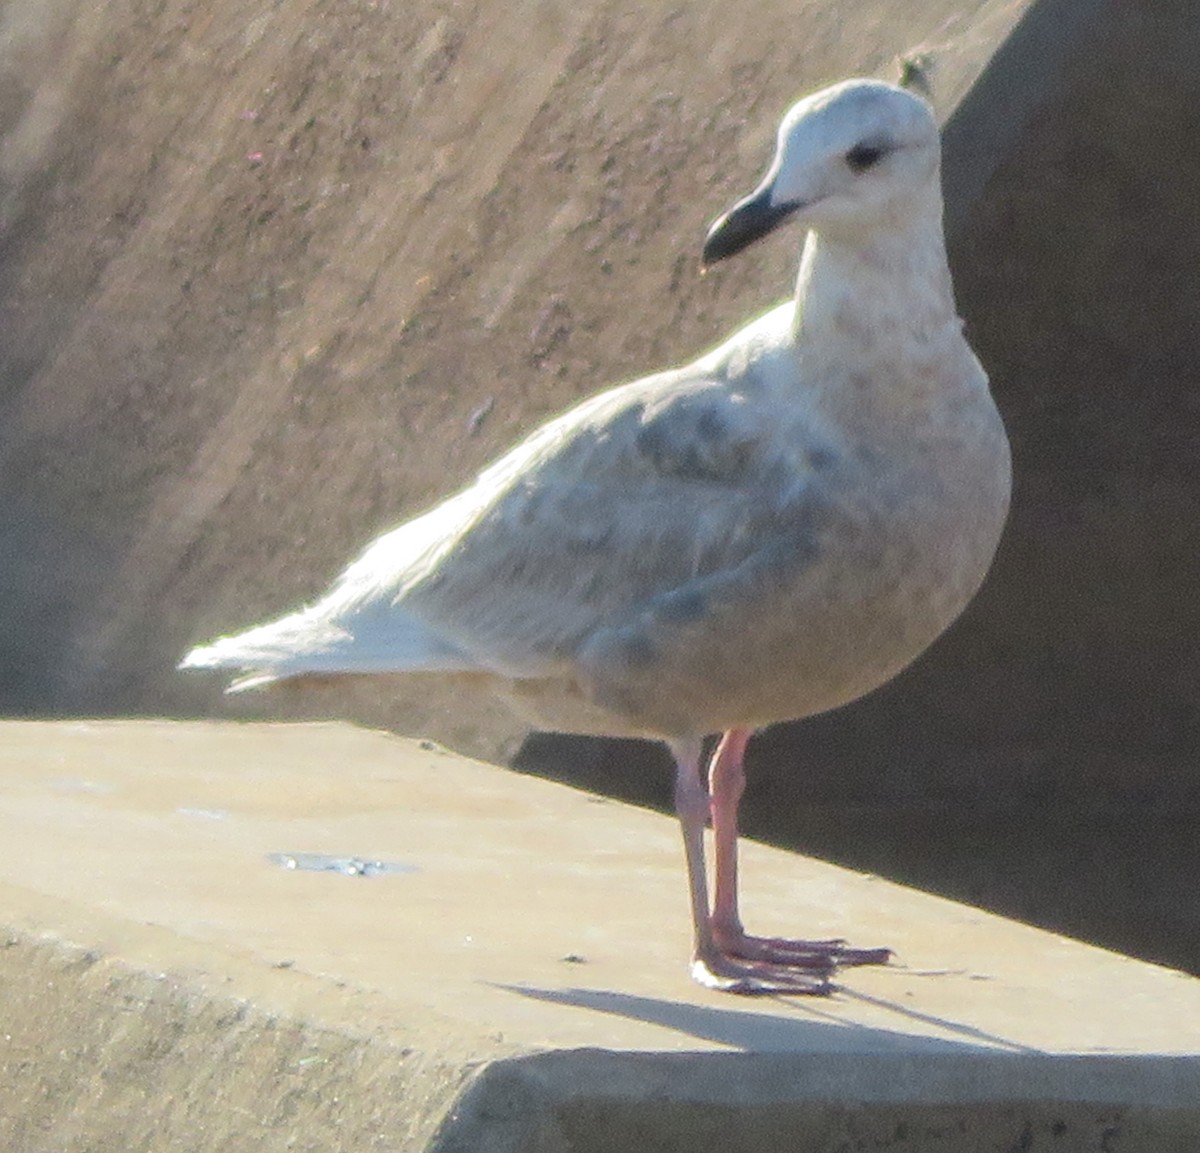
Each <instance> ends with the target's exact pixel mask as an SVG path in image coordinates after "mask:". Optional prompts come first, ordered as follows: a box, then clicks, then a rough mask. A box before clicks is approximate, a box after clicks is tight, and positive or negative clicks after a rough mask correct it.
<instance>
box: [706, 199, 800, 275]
mask: <svg viewBox="0 0 1200 1153" xmlns="http://www.w3.org/2000/svg"><path fill="white" fill-rule="evenodd" d="M800 207H801V205H800V204H772V203H771V185H770V184H765V185H763V186H762V187H761V188H759V189H757V190H756V191H754V192H752V193H751V194H750V195H749V196H747V197H746V199H745V200H740V201H738V203H737V204H735V205H734V206H733V207H732V208H731V209H730V210H729V211H728V212H727V213H725V215H724V216H721V217H718V218H717V219H716V220H715V221H713V225H712V227H711V228H710V229H709V230H708V238H707V239H706V240H705V241H704V252H703V255H702V256H701V257H700V262H701V265H702V266H703V267H704V268H707V267H708V266H709V265H710V264H716V263H717V261H718V260H724V259H725V258H726V257H727V256H733V255H734V254H736V253H738V252H741V251H742V249H743V248H746V247H747V246H748V245H751V244H753V243H754V242H755V241H756V240H758V239H759V238H760V237H762V236H766V234H767V233H768V232H770V231H771V230H772V229H773V228H777V227H778V226H779V225H780V224H782V223H783V222H784V221H785V220H786V219H787V218H788V217H789V216H791V215H792V213H793V212H795V211H796V210H797V209H798V208H800Z"/></svg>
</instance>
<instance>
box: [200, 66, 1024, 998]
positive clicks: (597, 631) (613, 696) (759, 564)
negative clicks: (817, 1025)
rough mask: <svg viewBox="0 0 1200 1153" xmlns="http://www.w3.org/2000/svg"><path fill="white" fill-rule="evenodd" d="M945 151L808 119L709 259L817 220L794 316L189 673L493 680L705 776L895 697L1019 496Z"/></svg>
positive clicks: (843, 121) (912, 123) (695, 366)
mask: <svg viewBox="0 0 1200 1153" xmlns="http://www.w3.org/2000/svg"><path fill="white" fill-rule="evenodd" d="M938 153H939V150H938V138H937V129H936V125H935V124H934V121H933V118H932V116H931V114H930V112H929V109H928V107H927V106H926V105H925V104H924V102H923V101H921V100H920V99H918V98H917V97H914V96H912V95H911V94H908V93H905V92H903V91H901V90H899V89H896V88H893V87H891V86H889V85H885V84H880V83H877V82H871V81H851V82H847V83H846V84H842V85H837V86H834V87H833V88H830V89H826V90H825V91H824V92H821V93H817V94H816V95H814V96H812V97H809V98H808V99H807V100H805V101H802V102H801V103H800V104H798V105H797V106H796V107H795V108H794V109H792V111H791V112H789V113H788V115H787V117H786V118H785V120H784V122H783V125H782V127H781V129H780V134H779V145H778V149H777V152H776V157H775V161H774V163H773V164H772V166H771V168H770V170H769V172H768V174H767V177H766V179H765V180H764V181H763V183H762V185H761V186H760V188H759V189H758V190H757V191H756V192H755V193H754V194H752V195H751V196H750V197H747V198H746V200H744V201H742V202H741V203H740V204H738V205H737V206H735V207H734V208H733V209H732V210H731V211H730V212H729V213H728V214H726V216H724V217H722V218H721V220H719V221H718V222H717V224H716V225H714V227H713V230H712V232H711V234H710V236H709V240H708V243H707V245H706V249H705V255H706V259H707V260H708V261H710V262H712V261H715V260H719V259H724V258H726V257H728V256H731V255H733V254H734V253H736V252H737V251H739V250H740V249H741V248H743V247H745V245H746V244H748V243H751V242H752V241H753V240H754V239H756V238H757V237H758V236H760V235H762V234H763V233H764V232H765V231H767V230H769V229H770V228H773V227H775V226H776V225H777V224H779V223H780V222H781V221H783V220H784V219H786V218H789V217H794V218H795V219H797V220H799V221H800V222H802V223H803V224H805V225H806V226H807V227H808V228H809V230H810V231H809V234H808V239H807V242H806V244H805V248H804V254H803V257H802V259H801V265H800V272H799V277H798V283H797V290H796V296H795V299H794V300H793V301H791V302H789V303H787V304H783V305H780V306H779V307H777V308H775V309H772V310H771V311H770V312H768V313H766V314H765V315H764V316H762V317H760V318H759V319H758V320H756V321H754V322H753V323H751V324H750V325H748V326H746V327H745V328H743V329H742V330H741V331H739V332H737V333H736V334H735V335H734V336H733V337H732V338H731V339H729V340H728V341H727V342H726V343H725V344H723V345H721V346H720V347H719V348H717V349H715V350H714V351H712V352H711V353H709V354H707V355H706V356H703V357H701V358H700V359H699V360H697V361H695V362H694V363H692V364H689V365H687V366H685V367H682V368H677V369H674V370H671V371H668V372H663V373H660V374H657V375H654V376H650V377H647V378H645V379H642V380H638V381H634V382H633V383H630V384H626V385H623V386H620V387H618V388H614V389H612V390H610V391H608V392H606V393H603V394H601V395H599V396H596V397H594V398H592V399H591V400H588V401H586V402H584V403H583V404H581V405H579V406H577V407H576V408H574V409H572V410H571V411H569V412H567V413H566V414H565V415H563V416H560V417H559V418H557V419H556V420H554V421H551V422H550V423H549V424H547V425H545V426H543V427H542V428H540V429H538V430H537V431H536V432H534V433H533V434H532V435H531V436H530V437H529V438H528V439H527V440H525V441H524V442H523V443H521V444H520V445H518V446H517V447H516V448H514V449H513V450H512V451H511V452H510V453H509V454H508V455H507V456H505V457H503V458H502V459H501V460H500V461H498V462H497V463H496V464H494V465H493V466H492V467H491V468H489V469H487V470H486V471H485V472H484V473H482V474H481V476H480V477H479V478H478V480H477V481H476V482H475V483H474V484H473V485H471V486H470V487H468V488H467V489H465V490H463V491H462V492H460V493H459V494H458V495H457V496H454V497H451V498H450V499H448V500H447V501H445V502H444V503H443V504H441V505H439V506H437V507H436V508H434V509H433V510H432V511H430V512H428V513H426V514H425V515H424V516H421V517H418V518H416V519H415V520H413V521H410V522H408V523H407V524H405V525H403V526H401V527H400V528H398V529H396V530H395V531H393V532H391V533H389V534H387V535H386V536H384V537H381V538H380V539H379V540H378V541H376V542H375V544H373V545H372V546H371V547H370V548H369V549H368V550H367V551H366V553H364V555H363V556H362V557H361V558H360V559H359V560H358V561H357V562H356V563H355V564H353V565H352V566H351V567H350V568H349V569H347V570H346V572H345V573H344V574H343V575H342V577H341V578H340V579H339V581H338V582H337V583H336V584H335V585H334V587H333V589H332V590H331V591H330V592H329V593H328V594H327V595H326V596H325V597H324V598H322V599H321V600H320V601H318V602H317V603H316V604H315V605H313V606H312V607H310V608H307V609H304V610H302V611H300V612H298V613H294V614H291V615H289V616H287V617H284V618H283V619H282V620H279V621H276V622H274V623H271V624H268V625H264V626H262V627H259V628H256V629H252V630H250V631H249V632H246V633H242V634H239V635H235V636H231V637H226V638H223V639H221V640H218V641H216V642H215V643H213V644H211V645H209V646H206V647H204V648H200V649H196V650H194V651H193V652H191V653H189V654H188V656H187V657H186V658H185V661H184V665H185V666H187V667H193V668H197V667H200V668H214V667H221V668H235V669H241V670H245V672H246V673H247V675H246V676H245V677H244V678H243V679H242V680H241V681H238V682H235V687H249V686H253V685H261V684H267V683H270V682H272V681H276V680H282V679H287V678H291V677H298V676H305V675H308V674H321V675H329V674H338V673H347V674H357V673H372V674H381V673H382V674H390V673H395V674H404V673H416V672H427V671H428V672H432V671H437V672H449V673H455V672H459V673H468V674H472V675H474V676H483V677H486V678H489V679H490V682H491V684H492V685H493V687H494V688H495V690H496V692H498V693H500V694H502V695H504V696H505V697H506V698H508V699H509V700H510V701H511V702H512V703H513V705H514V707H516V708H517V709H518V710H520V711H521V712H522V713H524V714H525V715H526V716H528V717H529V718H530V720H531V721H532V722H533V723H534V724H537V725H539V726H541V727H544V728H548V729H556V730H564V731H579V732H593V733H610V734H614V735H622V734H624V735H640V736H650V737H660V738H663V739H665V740H668V741H669V742H670V743H671V746H672V748H673V749H674V750H675V753H676V757H677V760H678V761H679V764H680V766H681V773H684V775H685V776H686V773H694V765H692V764H691V762H692V761H693V760H694V759H695V758H694V756H693V754H692V752H690V751H689V750H694V749H696V748H697V747H698V745H697V742H698V739H699V738H700V737H701V736H703V735H704V734H706V733H711V732H716V731H730V730H732V731H734V732H740V731H743V730H751V729H754V728H757V727H759V726H762V725H766V724H769V723H771V722H774V721H783V720H789V719H792V718H796V717H803V716H807V715H810V714H813V713H817V712H821V711H824V710H826V709H830V708H833V707H835V706H838V705H841V704H844V703H846V702H848V701H851V700H854V699H855V698H856V697H859V696H861V695H862V694H863V693H866V692H869V691H870V690H871V689H873V688H875V687H876V686H878V685H880V684H883V683H884V682H885V681H887V680H888V679H890V678H891V677H892V676H894V675H895V674H896V673H898V672H899V671H900V670H901V669H903V668H904V667H905V666H906V665H907V664H909V663H910V662H911V661H912V660H913V659H914V658H915V657H916V656H917V655H918V654H919V653H920V652H921V651H922V650H923V649H924V648H925V647H926V646H928V645H929V644H930V643H931V642H932V641H933V640H934V639H935V638H936V637H937V636H938V635H939V634H940V633H941V632H942V631H943V630H944V629H945V628H946V627H947V626H948V625H949V624H950V623H951V622H952V621H953V620H954V619H955V617H956V616H957V615H958V614H959V613H960V612H961V610H962V609H963V608H964V606H965V605H966V604H967V602H968V601H969V600H970V598H971V596H972V595H973V594H974V592H975V591H976V589H977V588H978V586H979V584H980V582H981V581H982V580H983V577H984V575H985V573H986V572H987V569H988V566H989V564H990V562H991V559H992V555H993V552H994V550H995V547H996V543H997V541H998V539H999V536H1000V532H1001V528H1002V525H1003V522H1004V518H1005V515H1006V511H1007V507H1008V494H1009V454H1008V445H1007V441H1006V439H1005V435H1004V429H1003V426H1002V425H1001V422H1000V418H999V415H998V414H997V412H996V409H995V406H994V404H993V402H992V399H991V396H990V394H989V391H988V387H987V378H986V376H985V375H984V373H983V371H982V369H981V368H980V366H979V364H978V362H977V361H976V359H975V357H974V355H973V354H972V352H971V350H970V348H969V347H968V345H967V343H966V341H965V340H964V339H963V335H962V325H961V322H960V321H959V320H958V318H957V316H956V313H955V309H954V300H953V295H952V289H951V284H950V276H949V271H948V268H947V265H946V257H945V249H944V244H943V240H942V232H941V195H940V189H939V186H938V159H939V155H938ZM735 743H736V742H735ZM743 743H744V742H743ZM739 747H740V746H739ZM731 756H732V754H731ZM737 759H738V764H737V766H736V767H737V769H738V770H739V771H740V753H739V754H738V757H737ZM688 766H690V767H688ZM685 769H686V772H685ZM681 780H683V777H681ZM687 787H688V788H689V789H691V788H692V786H691V785H690V784H688V786H687ZM685 791H686V790H685ZM692 792H693V793H694V789H692ZM693 800H694V797H693ZM713 803H714V805H715V804H716V803H717V802H716V801H715V800H714V802H713ZM734 803H735V804H736V802H734ZM689 804H691V802H689ZM695 808H696V806H695V805H694V804H691V808H689V809H688V812H689V813H692V809H695ZM680 811H681V815H683V814H684V806H683V804H682V802H681V809H680ZM697 811H698V810H697ZM698 819H700V818H698V817H696V816H695V814H694V813H692V815H690V816H687V817H686V818H685V834H687V835H688V836H689V837H691V841H689V869H690V875H691V877H692V883H693V896H694V911H695V913H696V916H697V934H698V945H697V964H698V965H699V964H701V962H702V963H703V966H704V972H705V973H706V974H707V975H708V977H709V978H711V980H709V981H708V982H707V983H718V984H722V983H724V984H728V981H733V982H734V983H735V984H737V983H738V982H739V981H741V982H742V983H743V984H744V983H745V982H744V981H742V978H741V977H738V976H736V974H735V975H733V976H731V975H730V971H729V967H728V965H726V966H725V967H724V968H722V965H723V964H724V962H723V961H721V960H719V959H714V956H713V955H710V954H711V949H710V946H711V941H708V942H707V943H705V941H703V940H701V938H702V937H704V936H705V933H706V932H707V930H706V929H705V928H704V927H703V926H702V925H701V920H703V919H704V918H706V917H707V911H706V904H705V907H704V909H702V908H701V906H700V904H699V903H698V900H697V899H696V898H695V891H696V886H697V885H698V884H701V883H702V872H703V870H702V867H701V868H700V874H701V875H698V874H697V865H696V861H695V856H696V851H697V850H696V848H695V845H694V844H693V843H692V842H694V840H695V836H694V834H695V828H694V825H695V821H696V820H698ZM689 821H690V822H691V825H689ZM689 830H690V831H689ZM721 891H722V890H721V882H720V879H718V903H719V904H721V903H722V898H721ZM726 905H727V902H726ZM725 911H726V914H727V913H728V908H727V907H726V910H725ZM726 920H728V917H726ZM730 964H733V965H734V966H735V968H736V964H737V963H736V962H730ZM727 978H728V980H727ZM751 983H752V984H753V983H754V982H753V981H751Z"/></svg>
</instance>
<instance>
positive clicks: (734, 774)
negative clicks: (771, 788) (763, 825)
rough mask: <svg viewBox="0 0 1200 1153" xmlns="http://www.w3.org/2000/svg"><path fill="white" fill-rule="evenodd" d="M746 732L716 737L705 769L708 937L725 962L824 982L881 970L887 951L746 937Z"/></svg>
mask: <svg viewBox="0 0 1200 1153" xmlns="http://www.w3.org/2000/svg"><path fill="white" fill-rule="evenodd" d="M751 735H752V734H751V730H750V729H730V730H729V731H728V732H727V733H725V734H724V735H723V736H722V737H721V741H720V744H718V745H717V749H716V752H715V753H713V757H712V762H711V764H710V765H709V777H708V780H709V790H708V791H709V797H710V803H711V807H712V827H713V851H714V858H715V860H714V869H713V873H714V876H713V887H714V894H713V912H712V917H711V919H710V936H711V938H712V940H713V942H714V943H715V945H716V946H717V948H718V949H719V950H720V951H721V953H722V954H723V955H724V956H726V957H733V958H742V959H744V960H750V961H761V962H768V963H770V964H772V965H781V966H785V967H786V968H788V969H796V970H799V971H801V972H803V973H812V974H815V975H819V976H827V975H829V974H830V973H832V972H833V971H834V970H835V969H837V968H838V966H840V965H882V964H886V963H887V960H888V958H889V957H890V956H891V951H890V950H888V949H852V948H850V947H849V946H847V945H846V943H845V941H841V940H832V941H806V940H790V939H786V938H782V937H751V936H749V935H748V934H747V933H746V930H745V929H744V928H743V927H742V918H741V913H740V911H739V909H738V827H737V812H738V804H739V803H740V801H741V799H742V793H743V792H745V789H746V774H745V770H744V768H743V761H744V758H745V754H746V745H747V744H748V743H749V741H750V737H751Z"/></svg>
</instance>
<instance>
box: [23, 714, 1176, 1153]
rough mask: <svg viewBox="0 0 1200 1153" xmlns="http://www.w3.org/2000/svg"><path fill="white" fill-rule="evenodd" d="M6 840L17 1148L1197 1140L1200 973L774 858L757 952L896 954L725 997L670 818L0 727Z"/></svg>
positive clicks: (749, 857)
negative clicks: (776, 939)
mask: <svg viewBox="0 0 1200 1153" xmlns="http://www.w3.org/2000/svg"><path fill="white" fill-rule="evenodd" d="M0 845H3V853H2V854H0V908H2V909H3V910H4V921H5V922H6V924H7V926H8V928H7V936H0V945H3V946H4V947H3V948H0V982H2V983H0V1020H2V1023H3V1029H2V1031H0V1146H2V1147H3V1148H5V1149H6V1150H9V1151H11V1153H82V1151H83V1150H100V1149H117V1148H119V1149H122V1150H123V1151H128V1153H141V1151H145V1153H165V1151H167V1150H172V1151H174V1150H188V1151H189V1153H191V1151H195V1153H206V1151H208V1150H214V1151H215V1150H222V1151H226V1150H234V1151H238V1150H252V1149H253V1150H268V1151H270V1150H276V1149H279V1150H283V1149H298V1150H314V1151H315V1150H335V1149H337V1150H342V1149H345V1150H349V1149H354V1150H364V1149H378V1150H425V1149H429V1150H440V1151H442V1153H450V1151H454V1153H458V1151H460V1150H461V1151H463V1153H466V1151H468V1150H470V1151H471V1153H490V1151H492V1150H496V1151H504V1153H509V1151H512V1153H517V1151H536V1153H559V1151H562V1153H567V1151H568V1150H569V1151H571V1153H588V1151H593V1150H595V1151H597V1153H599V1151H601V1150H605V1151H608V1150H613V1151H615V1150H632V1149H639V1150H683V1149H689V1150H694V1151H700V1150H708V1149H714V1150H715V1149H721V1150H727V1149H728V1150H734V1151H735V1153H737V1151H741V1150H746V1151H749V1150H752V1149H753V1150H761V1149H767V1148H771V1149H784V1148H786V1149H789V1150H793V1149H794V1150H803V1151H812V1153H816V1151H829V1153H833V1151H835V1150H865V1149H895V1150H912V1151H916V1150H935V1151H938V1153H964V1151H972V1150H979V1151H981V1153H982V1151H983V1150H1021V1151H1030V1150H1043V1149H1046V1150H1049V1149H1053V1150H1055V1151H1056V1153H1076V1151H1079V1153H1083V1151H1085V1150H1087V1151H1100V1150H1105V1151H1109V1150H1112V1151H1121V1153H1130V1151H1141V1150H1145V1151H1147V1153H1151V1151H1152V1153H1184V1151H1185V1150H1186V1151H1188V1153H1193V1151H1194V1150H1195V1148H1197V1147H1198V1145H1200V981H1198V980H1196V979H1194V978H1190V977H1187V976H1184V975H1182V974H1180V973H1178V972H1173V971H1170V970H1166V969H1161V968H1156V967H1153V966H1150V965H1147V964H1144V963H1140V962H1136V961H1132V960H1129V959H1127V958H1123V957H1120V956H1117V955H1115V954H1112V953H1108V952H1105V951H1103V950H1100V949H1097V948H1093V947H1089V946H1085V945H1082V944H1079V943H1076V942H1073V941H1070V940H1067V939H1064V938H1060V937H1056V936H1053V935H1051V934H1048V933H1045V932H1042V931H1039V930H1036V929H1033V928H1030V927H1027V926H1022V925H1019V924H1015V923H1012V922H1008V921H1004V920H1002V919H1000V918H997V917H995V916H992V915H989V914H987V913H984V912H981V911H978V910H975V909H971V908H968V907H964V906H960V905H955V904H953V903H951V902H948V901H945V900H942V899H938V898H934V897H930V896H927V895H923V894H921V893H918V892H915V891H911V890H907V889H903V888H901V887H898V886H896V885H894V884H890V883H888V882H885V881H882V880H879V879H877V878H873V877H869V876H862V875H857V874H854V873H850V872H847V871H845V870H843V869H839V868H836V867H834V866H831V865H827V864H822V863H819V862H816V861H813V860H808V859H805V858H802V857H797V856H792V855H789V854H786V853H783V852H781V851H778V850H774V849H769V848H766V847H763V846H760V845H754V844H750V845H747V847H746V853H745V870H744V871H745V881H746V885H745V889H746V900H747V908H746V913H747V918H748V921H749V922H750V924H751V927H753V928H758V929H760V930H762V931H775V932H793V933H811V934H814V935H832V934H839V935H840V934H845V935H846V936H848V937H850V938H851V939H853V940H856V941H860V942H862V943H866V944H875V943H886V944H889V945H891V946H893V947H894V948H895V950H896V961H895V962H894V963H893V964H892V965H890V966H888V967H887V968H880V969H874V970H867V969H864V970H860V971H857V972H852V973H849V974H847V975H846V977H845V979H844V981H843V988H842V991H841V992H840V993H838V994H837V995H836V996H834V997H831V998H829V999H803V998H769V999H761V1000H739V999H736V998H731V997H729V996H727V995H720V994H716V993H710V992H706V991H704V990H701V989H699V988H698V987H695V986H693V985H692V984H691V983H690V982H689V980H688V978H687V974H686V965H685V961H686V956H687V951H688V944H689V942H688V921H687V915H686V899H685V894H684V881H683V870H682V862H681V851H680V846H679V844H678V833H677V830H676V827H675V825H674V822H673V821H672V820H671V819H669V818H668V817H665V816H661V815H657V814H653V813H649V812H646V811H642V810H638V809H634V808H630V807H628V806H625V805H622V804H620V803H617V802H614V801H611V800H606V799H603V798H599V797H596V796H594V795H590V794H586V793H582V792H577V791H574V790H571V789H569V788H567V787H565V786H561V785H557V784H552V783H548V782H544V781H538V780H534V779H530V778H523V777H520V776H516V775H514V774H512V773H509V772H506V771H504V770H501V769H498V768H494V767H491V766H486V765H481V764H478V763H474V762H469V761H466V760H463V759H461V758H459V757H457V756H455V755H453V754H451V753H448V752H446V751H444V750H442V749H440V748H439V747H438V746H435V745H433V744H431V743H429V742H425V743H424V744H422V743H421V742H415V741H409V740H404V739H400V738H397V737H393V736H390V735H385V734H382V733H379V732H370V731H364V730H359V729H355V728H352V727H349V726H345V725H339V724H308V725H269V724H240V725H239V724H231V723H216V722H207V723H205V722H192V723H180V722H168V721H143V722H132V721H131V722H117V721H63V722H32V721H30V722H7V723H4V724H0ZM304 853H316V854H322V853H323V854H330V855H332V856H334V857H337V858H357V859H359V860H361V861H364V862H371V861H376V860H378V861H381V862H384V863H385V864H387V865H389V866H391V867H392V871H390V872H387V873H385V874H382V875H378V876H365V875H349V874H346V873H339V872H331V871H321V872H314V871H305V870H302V869H288V868H285V867H282V866H281V865H280V864H279V863H277V861H276V860H274V859H272V855H273V854H283V855H284V856H285V857H286V856H287V855H289V854H304ZM298 859H301V860H303V858H298Z"/></svg>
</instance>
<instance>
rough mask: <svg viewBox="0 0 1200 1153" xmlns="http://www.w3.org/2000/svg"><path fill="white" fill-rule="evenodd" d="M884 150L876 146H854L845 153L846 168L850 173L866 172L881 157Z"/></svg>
mask: <svg viewBox="0 0 1200 1153" xmlns="http://www.w3.org/2000/svg"><path fill="white" fill-rule="evenodd" d="M883 153H884V150H883V149H882V148H881V147H880V146H879V145H878V144H856V145H855V146H854V147H853V148H851V149H850V151H849V152H847V153H846V167H847V168H849V169H850V171H851V172H866V170H867V169H868V168H870V167H871V166H872V165H874V164H877V163H878V162H879V161H880V159H881V158H882V157H883Z"/></svg>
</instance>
